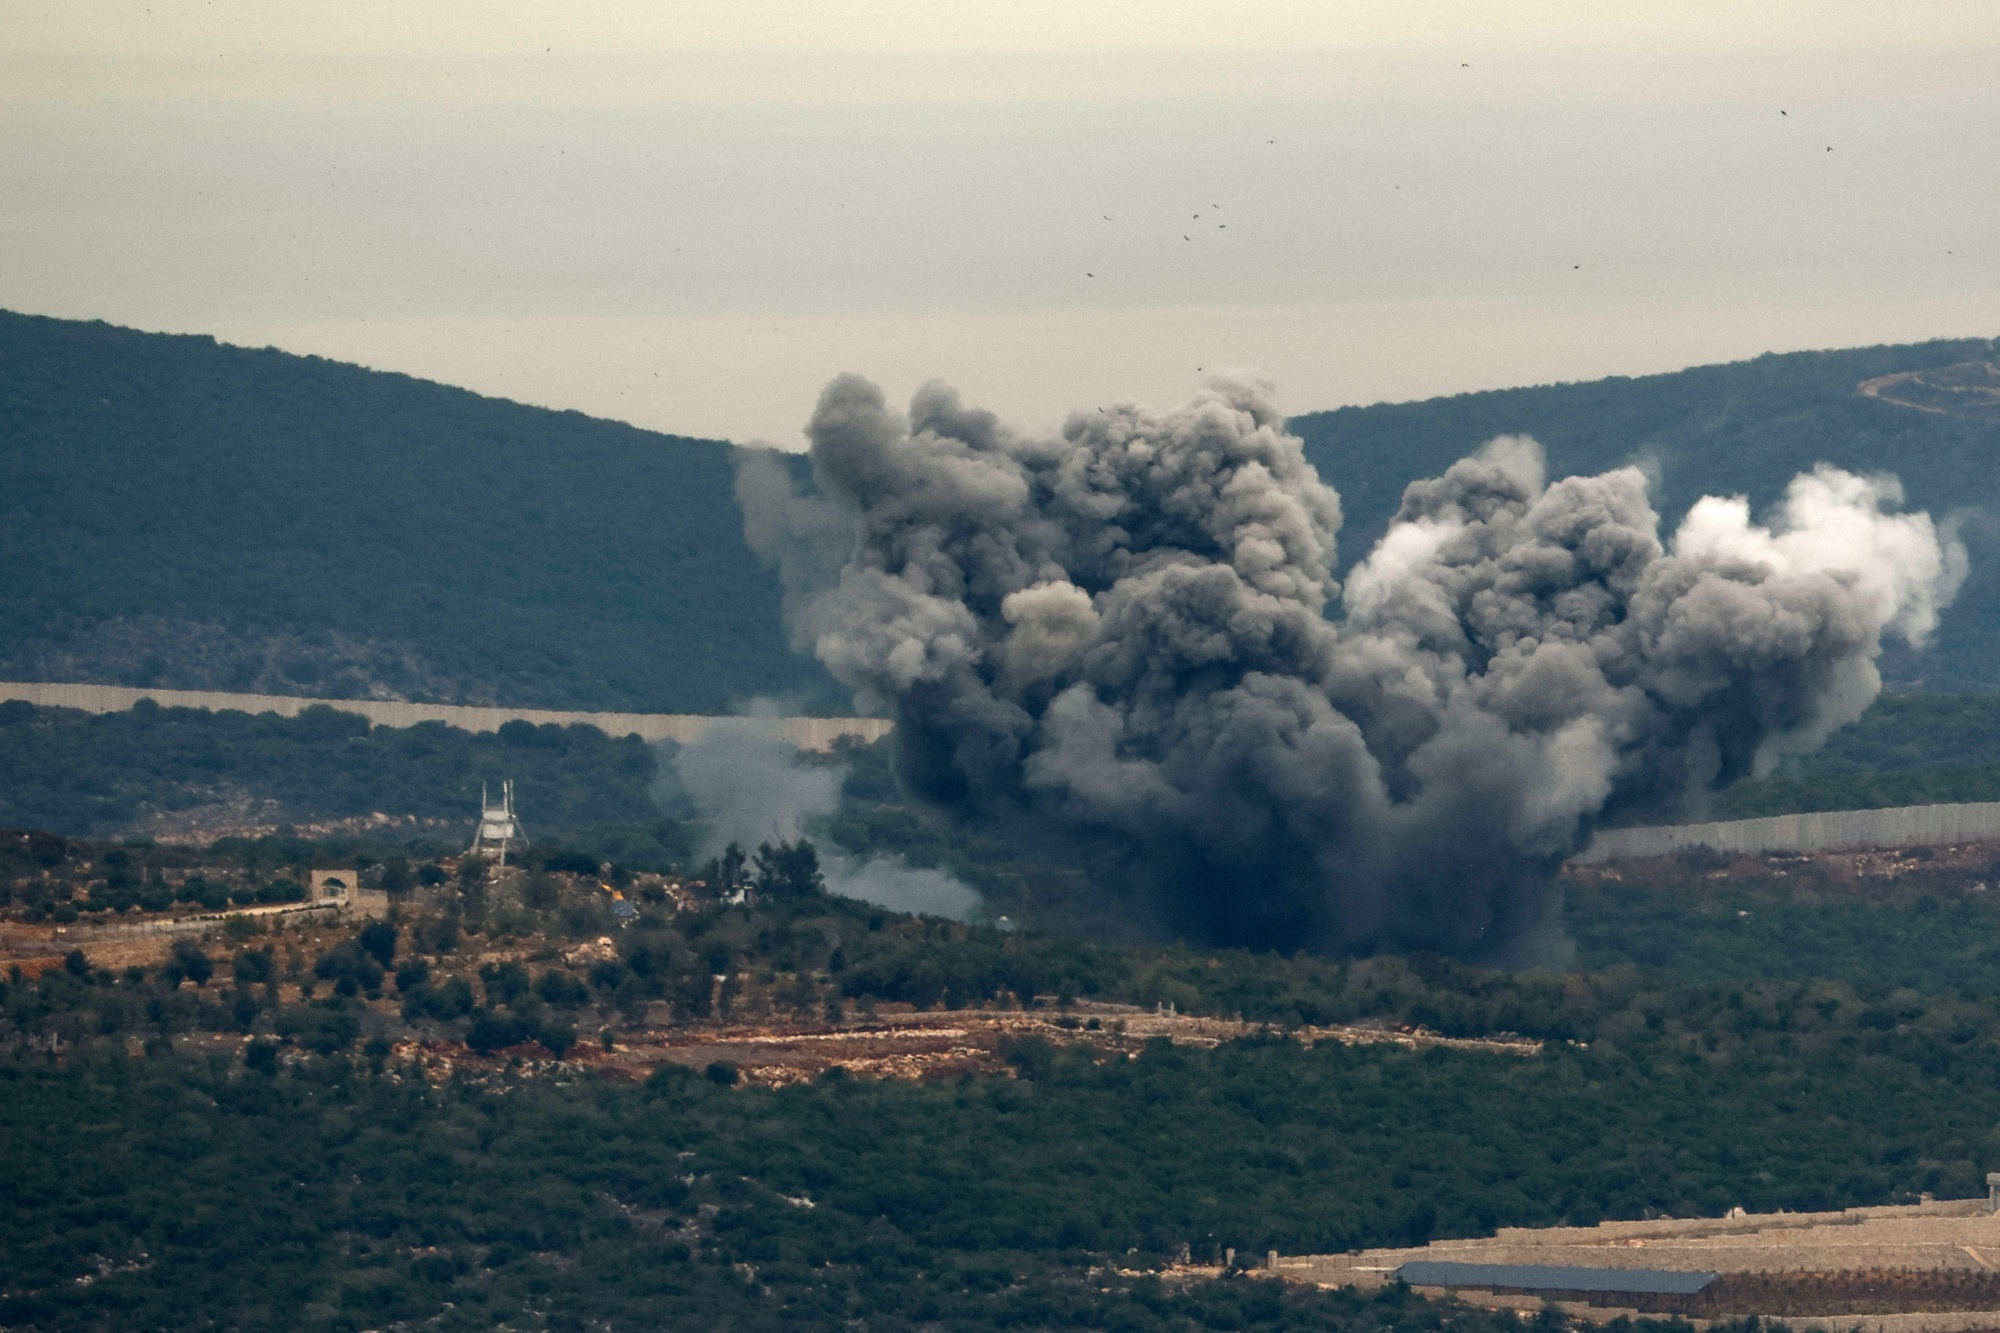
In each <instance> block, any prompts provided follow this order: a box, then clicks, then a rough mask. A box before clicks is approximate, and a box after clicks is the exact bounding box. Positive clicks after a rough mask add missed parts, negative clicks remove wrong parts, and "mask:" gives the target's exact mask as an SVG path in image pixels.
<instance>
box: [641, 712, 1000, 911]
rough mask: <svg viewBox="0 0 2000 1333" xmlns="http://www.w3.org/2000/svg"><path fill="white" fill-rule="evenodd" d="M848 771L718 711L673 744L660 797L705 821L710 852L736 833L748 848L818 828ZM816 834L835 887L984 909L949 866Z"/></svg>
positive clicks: (905, 903)
mask: <svg viewBox="0 0 2000 1333" xmlns="http://www.w3.org/2000/svg"><path fill="white" fill-rule="evenodd" d="M846 774H847V770H846V768H845V767H844V766H840V765H830V764H824V763H801V762H800V755H799V753H798V751H796V750H795V749H793V748H792V746H791V745H789V744H788V743H786V742H785V741H783V740H780V739H779V738H777V737H776V736H773V735H771V734H770V733H769V731H767V730H765V729H763V728H760V727H755V726H752V725H748V724H737V723H735V722H734V720H733V719H719V720H717V721H716V722H714V723H712V724H711V725H710V726H709V728H708V729H707V730H706V731H704V732H703V733H702V734H701V736H700V737H699V738H697V739H696V740H694V741H692V742H690V743H688V744H686V745H682V746H679V747H676V748H674V749H673V750H671V751H670V752H669V753H668V754H667V756H666V762H664V763H662V765H661V766H660V779H659V781H658V783H657V785H656V788H655V791H654V798H655V799H656V800H657V801H659V802H660V804H661V805H662V806H663V807H664V808H665V809H667V810H668V811H670V812H671V813H674V814H676V815H678V816H681V817H683V818H695V819H699V820H700V821H702V823H703V824H705V825H706V826H707V832H706V834H705V835H704V838H703V841H702V844H701V846H700V847H699V848H697V849H696V854H697V855H698V856H699V857H701V858H702V859H704V860H706V859H708V858H710V857H715V856H720V855H721V854H722V851H723V849H724V848H725V847H727V846H728V845H729V844H730V843H732V842H733V843H735V844H736V845H737V846H739V847H741V848H742V849H743V850H744V851H746V852H749V851H754V850H755V849H756V848H757V846H758V845H759V844H760V843H763V842H767V841H768V842H795V841H797V840H798V839H799V838H801V837H811V836H812V827H813V825H814V824H815V823H816V822H817V821H820V820H823V819H825V818H827V817H828V816H830V815H832V814H833V813H834V811H835V810H836V809H837V808H838V807H839V805H840V787H841V782H842V780H843V779H844V778H845V777H846ZM814 842H815V845H816V846H817V848H818V850H819V852H820V868H821V869H822V870H823V871H824V872H825V874H826V887H827V891H828V892H829V893H837V894H839V895H840V896H842V897H844V898H857V899H859V900H861V901H863V902H870V903H874V904H876V905H877V906H880V907H888V908H891V909H893V910H895V911H898V912H921V913H925V914H927V915H930V916H945V917H951V918H953V919H955V920H959V921H970V920H974V919H976V918H977V917H978V916H979V915H980V913H981V908H982V907H983V900H982V899H981V898H980V896H979V894H978V893H977V892H976V891H975V890H973V889H971V888H969V887H967V886H966V885H965V884H962V883H960V882H959V881H958V880H957V879H955V878H953V877H952V876H951V875H949V874H947V873H945V872H944V871H942V870H930V869H922V868H918V867H914V866H909V865H905V864H904V863H903V861H902V859H901V858H899V857H858V856H855V855H853V854H851V853H849V852H847V851H846V850H845V849H843V848H841V847H839V846H837V845H835V844H833V843H832V842H830V841H829V840H827V839H826V838H824V837H819V838H815V839H814Z"/></svg>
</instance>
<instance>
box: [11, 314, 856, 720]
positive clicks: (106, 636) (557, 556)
mask: <svg viewBox="0 0 2000 1333" xmlns="http://www.w3.org/2000/svg"><path fill="white" fill-rule="evenodd" d="M732 477H733V472H732V465H731V460H730V448H729V446H728V445H727V444H724V443H721V442H717V441H712V440H690V439H681V438H678V437H673V436H664V435H657V434H653V433H651V432H647V431H642V430H636V429H634V428H632V427H630V426H625V425H620V424H618V423H616V422H610V421H598V420H593V419H591V418H588V417H585V416H582V415H579V414H577V413H574V412H551V411H544V410H542V409H539V408H531V407H523V406H521V405H519V404H516V403H510V402H504V401H500V400H497V399H491V398H482V397H480V396H479V395H477V394H473V393H468V392H465V391H463V390H460V389H453V388H447V387H445V386H443V385H439V384H431V383H427V382H425V381H422V380H416V379H411V378H409V377H407V376H403V375H389V374H381V373H377V372H373V371H367V370H362V369H359V368H357V367H354V366H348V365H340V364H336V363H334V362H330V361H323V360H320V359H317V358H309V357H298V356H291V355H287V354H285V353H282V352H277V351H274V350H268V349H267V350H263V351H254V350H248V349H243V348H236V347H227V346H221V345H218V344H217V343H215V342H214V341H213V340H212V339H209V338H203V337H174V336H167V335H162V334H148V333H137V332H133V331H131V330H128V329H119V328H113V327H111V326H108V325H105V324H85V323H76V322H71V321H64V320H53V319H41V318H35V317H30V316H24V315H15V314H7V313H4V312H0V571H5V577H4V578H0V677H4V678H14V679H23V678H29V679H32V678H42V679H76V680H96V681H102V682H107V683H114V684H119V683H124V684H139V685H159V686H162V687H171V686H184V687H190V688H215V689H261V690H270V691H273V692H281V693H289V694H307V695H332V696H336V697H354V696H356V695H364V694H367V693H370V692H382V691H385V690H386V691H393V692H395V693H398V694H403V695H406V696H409V697H415V698H431V699H444V700H453V699H463V700H467V701H472V702H478V701H481V700H494V701H499V702H505V703H510V704H518V705H543V706H551V707H575V708H618V709H643V710H654V711H668V712H716V711H722V710H725V709H726V708H727V707H728V706H729V705H730V704H731V703H732V702H733V701H735V700H739V699H742V698H745V697H747V696H750V695H754V694H767V695H785V696H790V697H792V698H793V699H795V700H797V701H799V702H800V703H801V704H802V705H805V706H816V707H819V708H826V707H835V708H837V707H838V706H839V704H840V702H841V701H840V698H839V696H838V694H837V693H836V692H835V691H834V689H833V687H832V684H831V682H830V681H828V680H827V679H826V678H825V677H824V676H823V675H822V674H821V673H820V672H819V670H818V668H817V667H816V666H814V665H813V664H811V663H808V662H805V661H802V660H801V659H799V658H797V657H795V656H793V655H792V654H791V653H790V652H788V651H787V649H786V646H785V640H784V635H783V631H782V628H781V626H780V624H779V616H778V590H777V586H776V583H775V580H773V579H772V578H771V576H770V575H769V574H768V573H766V571H765V570H764V569H763V568H762V567H761V566H760V565H759V564H758V563H757V561H756V559H755V557H754V556H752V555H751V553H750V551H749V549H748V548H747V547H746V546H745V545H744V542H743V533H742V523H741V520H740V518H739V515H738V512H737V508H736V504H735V500H734V498H733V495H732V489H731V487H732Z"/></svg>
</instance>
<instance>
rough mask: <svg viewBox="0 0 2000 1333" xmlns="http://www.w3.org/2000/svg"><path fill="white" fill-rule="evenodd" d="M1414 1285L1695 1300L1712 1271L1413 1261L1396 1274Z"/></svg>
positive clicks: (1708, 1281) (1706, 1283)
mask: <svg viewBox="0 0 2000 1333" xmlns="http://www.w3.org/2000/svg"><path fill="white" fill-rule="evenodd" d="M1396 1276H1397V1277H1398V1278H1401V1279H1402V1280H1403V1281H1405V1282H1407V1283H1409V1284H1410V1285H1411V1286H1413V1287H1508V1288H1511V1289H1513V1290H1516V1291H1627V1292H1632V1293H1634V1294H1637V1295H1658V1296H1692V1295H1693V1294H1694V1293H1695V1292H1697V1291H1700V1290H1701V1289H1702V1288H1703V1287H1705V1286H1707V1285H1708V1284H1709V1283H1711V1282H1713V1281H1715V1274H1713V1273H1709V1272H1676V1271H1673V1270H1670V1269H1664V1268H1570V1267H1556V1266H1554V1265H1542V1264H1458V1263H1443V1262H1439V1261H1436V1260H1430V1259H1418V1260H1413V1261H1412V1262H1410V1263H1407V1264H1404V1265H1403V1266H1402V1267H1401V1268H1399V1269H1397V1270H1396Z"/></svg>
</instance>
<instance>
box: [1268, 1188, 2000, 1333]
mask: <svg viewBox="0 0 2000 1333" xmlns="http://www.w3.org/2000/svg"><path fill="white" fill-rule="evenodd" d="M1406 1266H1409V1267H1406ZM1267 1272H1269V1273H1270V1274H1271V1275H1273V1276H1276V1277H1279V1278H1282V1279H1284V1280H1285V1281H1289V1282H1305V1283H1312V1284H1316V1285H1319V1286H1324V1287H1349V1286H1352V1287H1359V1288H1362V1289H1364V1290H1369V1289H1375V1288H1379V1287H1382V1286H1384V1285H1387V1284H1388V1283H1390V1282H1393V1281H1396V1280H1399V1279H1400V1280H1403V1281H1406V1282H1408V1283H1409V1284H1410V1285H1411V1287H1412V1288H1414V1289H1415V1290H1418V1291H1420V1292H1423V1293H1425V1294H1429V1295H1445V1294H1449V1295H1452V1296H1456V1297H1458V1298H1459V1299H1461V1300H1465V1301H1468V1302H1470V1303H1473V1304H1479V1305H1486V1306H1491V1307H1496V1308H1503V1309H1519V1310H1525V1311H1534V1310H1539V1309H1540V1308H1541V1305H1542V1302H1543V1301H1544V1300H1545V1299H1547V1300H1553V1301H1554V1302H1555V1303H1556V1304H1558V1305H1559V1306H1561V1307H1562V1308H1563V1309H1564V1310H1566V1311H1568V1312H1569V1313H1571V1314H1572V1315H1574V1316H1577V1317H1580V1318H1586V1319H1590V1320H1594V1321H1605V1320H1610V1319H1614V1318H1617V1317H1618V1316H1621V1315H1623V1316H1628V1317H1636V1316H1639V1315H1661V1314H1673V1315H1680V1316H1683V1317H1687V1318H1690V1319H1692V1320H1693V1322H1694V1323H1695V1324H1696V1326H1697V1327H1703V1326H1705V1325H1706V1324H1707V1323H1709V1322H1713V1321H1719V1320H1733V1319H1740V1318H1742V1317H1744V1316H1749V1315H1756V1316H1760V1317H1765V1318H1772V1319H1784V1320H1789V1321H1792V1322H1799V1321H1807V1322H1809V1323H1810V1325H1811V1326H1812V1327H1814V1328H1823V1329H1827V1330H1830V1331H1838V1333H1847V1331H1849V1330H1851V1331H1853V1333H1875V1331H1877V1330H1879V1331H1880V1333H1961V1331H1962V1330H1971V1329H1990V1328H1995V1327H2000V1216H1996V1215H1995V1214H1994V1212H1993V1207H1992V1204H1991V1203H1990V1202H1989V1201H1988V1200H1986V1199H1953V1200H1929V1199H1926V1200H1925V1201H1924V1202H1921V1203H1917V1204H1910V1205H1905V1206H1892V1207H1879V1208H1850V1209H1847V1210H1845V1211H1843V1212H1837V1213H1763V1214H1744V1213H1743V1212H1742V1211H1741V1210H1736V1211H1734V1212H1733V1213H1732V1215H1730V1216H1728V1217H1719V1218H1695V1219H1686V1220H1681V1219H1660V1220H1658V1221H1648V1222H1605V1223H1601V1224H1599V1225H1597V1226H1594V1227H1550V1228H1545V1229H1538V1230H1531V1229H1526V1228H1513V1227H1510V1228H1503V1229H1502V1230H1501V1231H1500V1232H1499V1233H1498V1234H1497V1235H1494V1236H1492V1237H1489V1238H1486V1239H1482V1240H1444V1241H1435V1242H1433V1243H1432V1244H1430V1245H1427V1246H1423V1247H1421V1248H1417V1249H1382V1250H1363V1251H1360V1252H1358V1253H1353V1254H1332V1255H1301V1256H1296V1257H1283V1256H1274V1257H1273V1260H1267ZM1648 1288H1650V1289H1651V1290H1647V1289H1648ZM1674 1288H1679V1289H1680V1290H1674ZM1689 1288H1692V1290H1689Z"/></svg>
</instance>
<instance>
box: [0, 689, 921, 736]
mask: <svg viewBox="0 0 2000 1333" xmlns="http://www.w3.org/2000/svg"><path fill="white" fill-rule="evenodd" d="M9 699H20V700H23V701H25V702H27V703H31V704H34V705H36V706H37V707H41V708H77V709H81V710H83V711H84V712H86V713H119V712H123V711H124V710H126V709H128V708H130V707H132V705H134V704H136V703H138V702H139V701H140V700H141V699H151V700H153V701H154V702H155V703H157V704H159V705H160V706H161V707H162V708H205V709H208V710H210V711H211V712H224V711H229V710H234V711H237V712H243V713H276V714H278V715H279V716H281V717H296V716H298V715H299V713H301V712H303V711H304V710H305V709H308V708H312V707H314V706H316V705H324V706H325V707H327V708H337V709H339V710H340V711H341V712H343V713H358V714H359V715H361V716H362V717H365V718H367V719H368V720H369V721H370V722H372V723H374V724H375V725H376V726H378V727H413V726H415V725H416V724H417V723H419V722H443V723H445V724H447V725H449V726H454V727H459V728H462V729H463V730H466V731H497V730H499V729H500V727H501V726H502V725H503V724H505V723H508V722H517V721H518V722H532V723H534V724H535V725H536V726H542V725H544V724H547V723H554V724H555V725H556V726H559V727H567V726H577V725H581V726H586V727H596V728H597V729H598V730H599V731H601V732H603V733H604V734H605V735H607V736H630V735H637V736H638V737H640V738H641V739H642V740H647V741H667V740H671V741H679V742H681V743H682V744H686V743H687V742H689V741H692V740H694V739H695V738H696V737H698V736H700V735H701V734H702V733H703V732H705V731H707V730H708V729H709V728H710V727H712V726H715V725H716V724H717V723H725V724H727V725H729V726H732V727H742V728H745V729H747V730H750V731H754V732H759V733H763V734H768V735H775V736H778V737H780V738H782V739H784V740H786V741H789V742H791V743H792V744H793V745H794V746H796V747H798V748H799V749H801V750H830V749H832V748H833V744H834V742H835V741H837V740H839V739H840V738H841V737H843V736H853V737H856V738H858V739H860V740H863V741H873V740H878V739H880V738H881V737H883V736H885V735H887V734H888V732H889V729H890V726H891V725H892V724H891V723H890V722H889V721H888V719H886V718H879V717H729V718H721V717H704V716H701V715H698V714H694V713H569V712H559V711H555V710H552V709H543V708H473V707H468V706H464V705H459V704H413V703H404V702H401V701H400V700H392V699H298V698H293V697H291V696H289V695H282V694H226V693H223V692H221V691H217V690H147V689H134V688H132V687H130V686H125V685H49V684H21V683H8V682H4V681H0V702H5V701H7V700H9Z"/></svg>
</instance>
